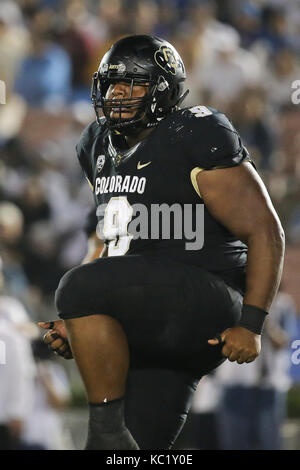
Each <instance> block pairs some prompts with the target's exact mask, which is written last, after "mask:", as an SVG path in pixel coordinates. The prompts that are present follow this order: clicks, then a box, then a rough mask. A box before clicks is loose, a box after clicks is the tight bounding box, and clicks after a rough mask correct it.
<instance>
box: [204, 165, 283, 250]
mask: <svg viewBox="0 0 300 470" xmlns="http://www.w3.org/2000/svg"><path fill="white" fill-rule="evenodd" d="M197 184H198V188H199V191H200V194H201V197H202V199H203V201H204V203H205V205H206V207H207V209H208V210H209V212H210V213H211V214H212V215H213V217H215V218H216V219H217V220H218V221H219V222H220V223H222V224H223V225H224V226H225V227H226V228H227V229H228V230H230V231H231V232H232V233H233V234H234V235H236V236H237V237H238V238H239V239H240V240H242V241H244V242H247V240H248V239H249V237H251V236H252V235H253V234H255V233H257V232H259V231H260V230H265V229H272V228H273V227H275V228H276V229H277V228H278V229H279V228H281V225H280V222H279V219H278V216H277V214H276V212H275V209H274V207H273V204H272V202H271V200H270V197H269V195H268V192H267V190H266V188H265V186H264V184H263V182H262V180H261V178H260V177H259V175H258V174H257V172H256V171H255V170H254V168H253V167H252V165H251V164H250V163H246V162H245V163H242V164H241V165H239V166H236V167H232V168H223V169H216V170H209V171H201V172H199V173H198V175H197Z"/></svg>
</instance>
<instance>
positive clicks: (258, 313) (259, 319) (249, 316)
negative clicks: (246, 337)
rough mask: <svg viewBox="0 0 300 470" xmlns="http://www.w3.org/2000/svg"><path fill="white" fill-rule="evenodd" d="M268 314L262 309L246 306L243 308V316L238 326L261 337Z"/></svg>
mask: <svg viewBox="0 0 300 470" xmlns="http://www.w3.org/2000/svg"><path fill="white" fill-rule="evenodd" d="M267 314H268V312H266V311H265V310H263V309H262V308H259V307H254V305H247V304H244V305H243V307H242V316H241V318H240V321H239V322H238V325H237V326H242V327H243V328H247V330H250V331H252V332H253V333H256V334H257V335H261V333H262V330H263V325H264V321H265V319H266V316H267Z"/></svg>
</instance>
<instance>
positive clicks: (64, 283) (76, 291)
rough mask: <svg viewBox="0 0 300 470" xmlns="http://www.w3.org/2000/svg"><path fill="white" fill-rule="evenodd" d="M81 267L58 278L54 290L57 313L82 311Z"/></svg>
mask: <svg viewBox="0 0 300 470" xmlns="http://www.w3.org/2000/svg"><path fill="white" fill-rule="evenodd" d="M80 268H81V267H80V266H79V267H77V268H73V269H71V270H70V271H68V272H67V273H66V274H65V275H64V276H63V277H62V278H61V280H60V282H59V285H58V288H57V290H56V292H55V305H56V309H57V312H58V314H59V315H62V316H63V315H64V314H67V315H70V314H80V312H81V313H83V312H84V307H85V304H84V297H85V295H84V289H82V282H81V281H82V273H81V269H80Z"/></svg>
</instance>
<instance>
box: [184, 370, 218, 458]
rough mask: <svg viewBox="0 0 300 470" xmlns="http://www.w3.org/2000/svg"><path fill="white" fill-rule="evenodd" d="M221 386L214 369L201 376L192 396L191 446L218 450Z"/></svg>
mask: <svg viewBox="0 0 300 470" xmlns="http://www.w3.org/2000/svg"><path fill="white" fill-rule="evenodd" d="M221 394H222V388H221V386H220V384H219V380H218V378H217V377H216V374H215V371H212V372H211V373H210V374H208V375H206V376H205V377H202V379H201V380H200V383H199V385H198V388H197V390H196V392H195V394H194V397H193V403H192V413H193V415H194V419H193V426H192V429H191V430H192V433H191V435H190V442H191V443H192V447H193V448H195V449H201V450H218V449H219V448H220V436H219V426H218V409H219V404H220V399H221Z"/></svg>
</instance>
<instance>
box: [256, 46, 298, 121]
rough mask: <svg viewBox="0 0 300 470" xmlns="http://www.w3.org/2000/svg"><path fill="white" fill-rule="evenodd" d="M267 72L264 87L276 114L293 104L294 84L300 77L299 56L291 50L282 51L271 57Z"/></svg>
mask: <svg viewBox="0 0 300 470" xmlns="http://www.w3.org/2000/svg"><path fill="white" fill-rule="evenodd" d="M267 70H268V71H267V72H265V76H264V86H265V89H266V92H267V93H268V98H269V101H270V105H271V106H272V108H273V110H274V111H275V112H277V111H278V109H279V108H280V107H282V106H284V105H287V104H290V103H291V95H292V83H293V82H294V81H295V80H296V78H297V77H300V68H299V64H298V62H297V56H296V54H295V53H294V52H293V51H292V50H291V49H287V48H284V49H280V50H279V51H278V52H277V53H276V54H274V55H273V56H272V57H271V60H270V63H269V66H268V69H267Z"/></svg>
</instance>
